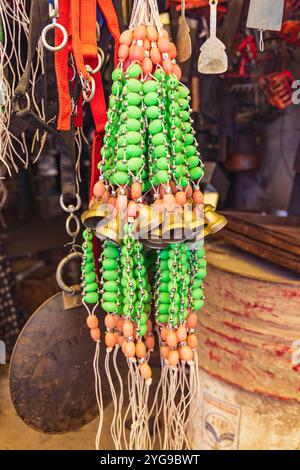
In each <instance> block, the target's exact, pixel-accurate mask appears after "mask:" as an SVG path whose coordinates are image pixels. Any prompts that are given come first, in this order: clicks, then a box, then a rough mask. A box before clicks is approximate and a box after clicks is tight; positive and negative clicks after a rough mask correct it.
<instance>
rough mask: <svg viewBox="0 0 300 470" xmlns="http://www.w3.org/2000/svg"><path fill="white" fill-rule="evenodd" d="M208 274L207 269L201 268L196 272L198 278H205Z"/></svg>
mask: <svg viewBox="0 0 300 470" xmlns="http://www.w3.org/2000/svg"><path fill="white" fill-rule="evenodd" d="M206 274H207V272H206V269H199V270H198V272H197V274H196V279H204V278H205V276H206Z"/></svg>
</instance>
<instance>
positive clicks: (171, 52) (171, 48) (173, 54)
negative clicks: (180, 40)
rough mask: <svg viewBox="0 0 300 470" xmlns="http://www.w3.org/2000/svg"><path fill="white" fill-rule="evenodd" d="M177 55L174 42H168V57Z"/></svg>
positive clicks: (172, 57) (173, 57) (171, 57)
mask: <svg viewBox="0 0 300 470" xmlns="http://www.w3.org/2000/svg"><path fill="white" fill-rule="evenodd" d="M176 56H177V49H176V46H175V44H174V42H170V48H169V57H170V59H176Z"/></svg>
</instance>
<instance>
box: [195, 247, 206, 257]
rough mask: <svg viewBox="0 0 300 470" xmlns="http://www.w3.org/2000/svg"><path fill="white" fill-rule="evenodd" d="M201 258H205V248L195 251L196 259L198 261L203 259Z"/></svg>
mask: <svg viewBox="0 0 300 470" xmlns="http://www.w3.org/2000/svg"><path fill="white" fill-rule="evenodd" d="M203 256H205V248H203V247H202V248H198V250H197V257H198V259H200V258H203Z"/></svg>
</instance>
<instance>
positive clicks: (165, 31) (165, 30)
mask: <svg viewBox="0 0 300 470" xmlns="http://www.w3.org/2000/svg"><path fill="white" fill-rule="evenodd" d="M161 36H163V37H164V38H166V39H169V32H168V30H167V29H163V30H162V32H161Z"/></svg>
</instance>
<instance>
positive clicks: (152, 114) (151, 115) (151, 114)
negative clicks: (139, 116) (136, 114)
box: [146, 106, 160, 119]
mask: <svg viewBox="0 0 300 470" xmlns="http://www.w3.org/2000/svg"><path fill="white" fill-rule="evenodd" d="M159 114H160V109H159V107H158V106H149V108H147V109H146V116H147V118H148V119H157V118H158V116H159Z"/></svg>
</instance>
